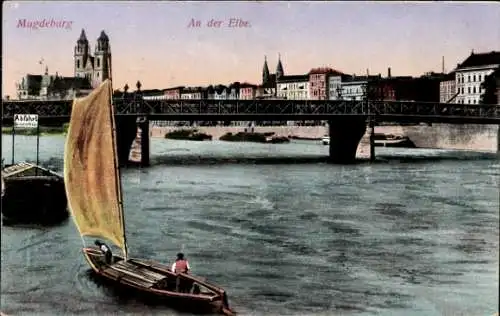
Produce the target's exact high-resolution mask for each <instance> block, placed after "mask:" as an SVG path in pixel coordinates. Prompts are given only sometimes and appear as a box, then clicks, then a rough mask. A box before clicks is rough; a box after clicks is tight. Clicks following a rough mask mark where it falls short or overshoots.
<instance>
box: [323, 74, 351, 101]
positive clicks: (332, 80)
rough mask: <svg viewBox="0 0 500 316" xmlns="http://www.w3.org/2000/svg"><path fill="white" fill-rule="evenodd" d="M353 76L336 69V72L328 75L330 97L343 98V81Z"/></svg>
mask: <svg viewBox="0 0 500 316" xmlns="http://www.w3.org/2000/svg"><path fill="white" fill-rule="evenodd" d="M351 78H352V76H350V75H346V74H343V73H341V72H340V71H336V70H334V73H332V74H330V75H328V99H329V100H341V99H342V82H343V81H348V80H349V79H351Z"/></svg>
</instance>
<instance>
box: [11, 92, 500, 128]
mask: <svg viewBox="0 0 500 316" xmlns="http://www.w3.org/2000/svg"><path fill="white" fill-rule="evenodd" d="M113 103H114V106H115V113H116V115H117V116H122V117H125V116H147V117H148V118H149V119H150V120H182V121H189V120H198V121H202V120H207V121H208V120H219V121H223V120H228V121H229V120H230V121H238V120H245V121H246V120H328V119H334V118H339V116H349V117H366V118H369V119H371V120H374V121H383V122H391V121H392V122H439V123H454V124H467V123H469V124H470V123H472V124H500V105H498V104H496V105H492V104H449V103H437V102H436V103H433V102H410V101H377V100H375V101H373V100H364V101H351V100H349V101H347V100H266V99H262V100H211V99H204V100H143V99H142V98H141V97H128V98H114V99H113ZM71 107H72V100H64V101H38V100H36V101H4V102H3V104H2V112H3V115H2V122H3V123H6V124H8V123H10V122H12V118H13V116H14V114H38V115H39V121H40V124H43V123H44V122H50V121H52V122H68V121H69V118H70V114H71Z"/></svg>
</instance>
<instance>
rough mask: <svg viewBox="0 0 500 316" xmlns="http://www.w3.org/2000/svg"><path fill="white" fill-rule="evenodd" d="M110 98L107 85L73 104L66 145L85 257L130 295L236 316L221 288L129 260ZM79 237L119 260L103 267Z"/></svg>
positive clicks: (70, 193)
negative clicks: (96, 241)
mask: <svg viewBox="0 0 500 316" xmlns="http://www.w3.org/2000/svg"><path fill="white" fill-rule="evenodd" d="M111 98H112V84H111V80H109V79H107V80H106V81H104V82H103V83H102V84H101V85H100V86H99V87H98V88H96V89H95V90H93V91H92V92H91V93H90V94H89V95H88V96H86V97H83V98H78V99H75V100H74V101H73V107H72V112H71V119H70V123H69V129H68V134H67V139H66V145H65V152H64V182H65V188H66V194H67V198H68V205H69V209H70V212H71V214H72V218H73V221H74V222H75V225H76V227H77V228H78V231H79V233H80V235H81V237H82V241H83V243H84V247H83V249H82V250H83V256H84V257H85V259H86V261H87V262H88V264H89V265H90V267H91V269H92V270H93V271H94V272H95V273H96V274H97V275H98V276H100V277H102V278H104V279H105V280H107V281H109V282H111V284H112V285H113V286H116V287H118V288H120V289H122V290H126V291H127V292H128V291H130V292H131V293H134V295H135V294H137V295H138V296H146V297H148V298H153V299H155V300H160V301H162V302H165V303H167V304H169V305H171V306H173V307H176V308H180V309H183V310H186V309H187V310H190V311H193V312H209V313H214V312H215V313H220V314H224V315H235V312H234V311H232V310H231V308H230V307H229V303H228V298H227V295H226V292H225V291H224V289H222V288H221V287H219V286H216V285H214V284H211V283H209V282H207V281H206V280H204V279H203V278H200V277H195V276H193V275H191V274H186V273H181V274H175V273H173V272H172V271H171V270H170V268H169V267H168V266H166V265H164V264H161V263H159V262H155V261H152V260H146V259H134V258H129V255H128V250H127V240H126V234H125V217H124V211H123V199H122V188H121V179H120V169H119V165H118V157H117V147H116V130H115V121H114V109H113V106H112V104H111ZM83 237H94V238H102V239H105V240H108V241H109V242H111V243H112V244H114V245H115V246H117V247H118V248H119V249H120V250H121V251H123V256H120V255H116V254H113V256H112V258H111V260H108V261H106V260H105V256H104V254H103V253H102V252H101V250H100V249H99V248H97V247H93V246H89V247H87V246H85V240H84V238H83ZM177 280H179V282H180V286H178V287H176V281H177ZM177 289H181V290H180V291H178V290H177Z"/></svg>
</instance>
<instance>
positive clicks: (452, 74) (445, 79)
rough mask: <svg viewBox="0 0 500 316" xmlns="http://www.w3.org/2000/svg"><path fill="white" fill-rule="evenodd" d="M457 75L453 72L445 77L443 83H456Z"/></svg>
mask: <svg viewBox="0 0 500 316" xmlns="http://www.w3.org/2000/svg"><path fill="white" fill-rule="evenodd" d="M455 74H456V73H455V71H452V72H450V73H449V74H446V75H444V77H443V78H442V80H441V81H455Z"/></svg>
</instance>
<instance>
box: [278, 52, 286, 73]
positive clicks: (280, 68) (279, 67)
mask: <svg viewBox="0 0 500 316" xmlns="http://www.w3.org/2000/svg"><path fill="white" fill-rule="evenodd" d="M284 75H285V72H284V71H283V65H282V64H281V54H280V53H278V65H277V66H276V78H279V77H282V76H284Z"/></svg>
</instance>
